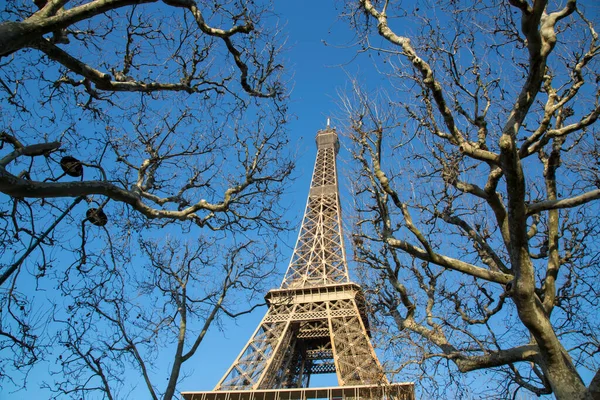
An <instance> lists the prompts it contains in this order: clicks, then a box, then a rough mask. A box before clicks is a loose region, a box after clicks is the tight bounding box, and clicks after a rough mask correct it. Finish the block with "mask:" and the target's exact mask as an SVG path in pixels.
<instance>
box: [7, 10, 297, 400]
mask: <svg viewBox="0 0 600 400" xmlns="http://www.w3.org/2000/svg"><path fill="white" fill-rule="evenodd" d="M0 12H1V13H2V14H1V18H2V22H0V99H1V107H2V116H1V120H0V121H1V122H0V123H1V125H2V126H1V127H0V192H1V194H0V222H1V223H2V224H1V226H0V235H1V240H2V244H3V246H1V248H0V307H1V308H0V311H1V314H0V379H7V380H12V381H13V383H14V384H15V385H17V386H18V385H19V381H18V379H19V378H18V376H19V374H18V371H23V372H27V371H28V369H29V368H30V367H31V366H32V365H33V364H35V363H36V362H37V361H39V360H41V359H46V356H47V354H48V353H47V352H46V350H48V351H50V352H51V351H52V349H51V348H48V346H49V345H50V344H51V343H52V341H51V338H52V337H53V334H54V333H53V332H54V331H55V329H57V328H56V326H58V325H57V324H59V322H57V321H62V322H64V321H66V320H67V314H68V313H69V312H70V310H68V309H65V308H64V307H67V306H69V305H70V306H73V305H72V304H71V303H70V302H69V301H68V299H69V298H70V296H74V295H75V293H76V290H74V291H73V293H71V294H69V292H68V291H65V281H64V279H65V278H64V277H65V276H70V275H69V274H70V273H71V272H72V271H75V272H77V274H78V275H77V279H80V280H83V281H82V282H81V284H82V285H84V286H85V287H88V288H92V287H95V286H94V285H95V284H96V283H95V280H94V279H95V278H94V275H93V274H90V270H91V269H92V268H91V266H93V265H96V264H95V263H98V262H99V261H97V260H96V256H94V254H98V253H99V252H100V250H99V249H104V248H111V249H113V250H111V252H116V253H119V254H121V258H118V257H117V258H115V259H114V260H108V261H106V262H103V263H101V264H102V265H105V266H106V265H110V268H109V269H115V268H116V262H117V261H119V260H120V261H123V262H125V260H126V257H125V255H126V254H127V253H129V252H131V251H132V248H131V246H132V243H133V244H135V243H137V241H138V240H147V236H148V235H156V231H157V230H158V229H165V228H166V229H174V230H175V231H177V232H179V233H180V234H191V235H193V236H200V235H202V234H203V235H207V237H208V239H207V240H208V242H211V240H214V238H215V237H220V238H222V237H226V238H227V241H230V242H231V243H233V240H234V239H233V237H235V236H239V235H242V236H239V237H240V238H242V237H243V238H250V239H244V240H255V238H254V236H253V235H275V234H277V232H278V231H280V230H281V229H283V228H285V223H284V222H283V221H282V219H281V210H282V209H281V207H280V206H278V200H279V197H280V195H281V193H282V192H283V189H284V186H285V184H286V182H287V178H288V177H289V175H290V173H291V170H292V167H293V164H292V162H291V159H290V157H289V153H287V152H286V144H287V140H288V139H287V135H286V128H285V126H286V122H287V117H286V113H287V109H286V93H285V92H284V90H285V82H283V81H282V73H283V67H282V65H281V63H280V52H281V50H282V45H283V39H282V38H281V37H280V36H281V35H280V34H279V31H278V26H277V18H276V16H275V15H273V14H272V13H271V11H270V4H269V2H268V1H264V2H262V1H228V0H224V1H217V2H210V3H206V2H195V1H191V0H190V1H164V2H158V1H121V0H90V1H75V0H73V1H65V0H48V1H37V0H36V1H35V2H31V1H20V0H17V1H11V2H6V3H3V5H2V10H1V11H0ZM209 232H212V233H210V234H209ZM211 234H212V235H214V236H213V238H212V239H211V238H210V235H211ZM217 235H218V236H217ZM241 242H242V240H241V239H240V243H241ZM117 243H118V245H116V244H117ZM255 264H256V263H255ZM107 268H108V267H107ZM257 268H258V267H257ZM73 279H75V278H73ZM106 279H107V281H106V282H105V283H104V285H105V286H114V287H118V282H119V279H121V277H120V276H119V275H118V274H112V275H111V274H109V275H107V276H106ZM128 283H131V282H130V281H126V282H124V284H128ZM98 290H99V289H98ZM59 293H60V294H61V296H63V297H64V299H63V300H61V301H59V300H57V299H56V298H55V297H56V296H57V295H58V294H59ZM97 293H99V292H94V294H97ZM48 300H50V301H48ZM50 304H52V306H50ZM87 307H88V308H89V307H90V306H89V305H87ZM78 309H79V308H78ZM113 311H115V310H113ZM121 311H122V310H121ZM217 311H218V312H219V313H223V312H224V311H223V309H222V308H220V309H218V310H217ZM91 312H92V313H95V312H100V309H98V310H91ZM115 312H116V311H115ZM84 315H85V314H84ZM107 315H112V314H107ZM113 316H114V315H113ZM90 317H92V316H90ZM93 318H101V316H100V315H93ZM105 321H108V320H107V319H105ZM62 322H60V323H62ZM52 326H54V327H55V328H52ZM82 340H83V339H82ZM173 379H174V382H176V381H177V379H179V378H177V377H175V378H173ZM23 382H26V381H22V382H21V383H23ZM173 390H174V386H173V387H171V386H169V389H168V390H166V391H165V393H171V395H170V396H172V392H173ZM167 397H169V396H167Z"/></svg>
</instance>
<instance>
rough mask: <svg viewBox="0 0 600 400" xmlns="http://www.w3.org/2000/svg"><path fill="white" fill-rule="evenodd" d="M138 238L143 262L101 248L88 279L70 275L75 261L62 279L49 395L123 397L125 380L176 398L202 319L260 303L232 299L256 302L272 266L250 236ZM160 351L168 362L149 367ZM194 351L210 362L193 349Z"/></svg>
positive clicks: (153, 394) (204, 326) (150, 393)
mask: <svg viewBox="0 0 600 400" xmlns="http://www.w3.org/2000/svg"><path fill="white" fill-rule="evenodd" d="M221 240H222V239H221ZM221 240H219V241H221ZM140 244H141V248H142V249H143V252H144V258H145V259H147V260H148V261H147V262H146V263H145V264H144V265H143V268H139V267H140V266H139V265H135V264H130V263H124V262H122V261H123V260H119V261H120V262H119V263H118V265H112V262H113V261H114V260H115V259H120V257H119V256H117V255H116V254H114V253H112V252H105V253H104V255H101V254H98V257H96V258H95V262H94V263H93V269H90V271H87V272H86V274H88V279H85V280H80V279H70V278H73V277H76V276H77V275H79V274H80V273H81V271H82V270H81V267H80V266H79V267H80V268H72V269H71V270H70V271H69V278H65V279H64V281H63V284H62V289H63V291H64V293H66V294H68V295H69V299H70V302H71V304H69V305H68V306H67V307H66V308H67V313H66V315H65V316H66V318H65V319H64V320H62V321H60V322H62V324H63V325H64V328H63V329H62V330H61V331H60V332H59V333H58V341H59V343H60V344H61V346H62V347H63V351H62V352H60V354H58V355H57V358H58V360H57V364H56V365H58V366H59V367H58V368H57V369H56V370H55V371H54V376H55V377H56V378H55V381H53V382H47V384H46V386H47V388H48V389H49V390H50V391H52V392H54V397H55V398H64V397H65V396H67V397H71V398H81V397H82V396H83V397H90V396H95V395H101V397H102V398H108V399H114V398H124V397H127V395H128V394H129V392H131V391H132V390H133V389H134V388H135V393H136V397H139V396H140V394H141V393H145V395H144V396H146V397H149V398H152V399H158V398H161V399H173V398H179V394H178V392H177V391H176V388H177V384H178V383H179V381H181V380H182V379H183V378H184V377H185V374H184V373H183V371H184V368H183V364H184V363H186V362H187V361H188V360H190V359H192V356H194V354H196V352H197V351H198V349H199V346H200V344H201V343H202V340H203V339H204V337H205V335H206V333H207V331H208V328H209V327H210V326H211V325H212V324H213V323H214V322H216V321H218V320H220V319H221V318H222V316H224V315H227V316H229V317H232V318H234V317H236V316H238V315H240V314H244V313H247V312H250V311H252V310H253V309H254V308H256V307H257V306H258V305H259V303H257V304H255V305H254V306H253V307H249V308H247V309H240V308H239V304H251V303H255V302H256V299H255V296H256V295H257V294H258V295H259V297H260V295H262V290H261V289H264V288H263V284H264V283H265V282H266V281H265V278H267V277H268V276H269V274H270V272H271V270H272V268H273V267H274V266H275V263H274V262H275V259H274V258H273V256H274V254H273V253H272V252H271V253H270V251H271V250H268V249H267V246H264V244H263V243H253V242H252V241H245V242H243V243H238V244H233V245H232V246H231V248H226V247H224V246H223V245H221V246H216V245H215V239H207V238H200V239H199V240H197V241H194V242H189V243H182V242H181V241H179V240H176V239H167V240H166V241H165V243H160V242H157V241H155V240H144V241H142V242H141V243H140ZM111 253H112V254H111ZM265 265H269V266H270V268H264V266H265ZM132 282H133V284H132ZM132 289H134V290H132ZM74 294H77V295H76V296H74ZM236 304H237V305H236ZM160 357H163V358H162V359H165V358H166V359H167V360H169V366H168V369H166V368H157V365H158V364H159V363H157V361H156V360H157V359H159V358H160ZM194 360H195V361H194V364H196V363H198V362H199V361H200V362H210V360H206V359H205V360H204V361H202V360H203V357H202V355H201V354H200V355H199V356H198V357H195V358H194ZM192 368H193V366H192ZM131 371H136V373H134V374H131ZM128 373H129V374H128ZM165 374H166V375H167V376H168V379H167V381H166V383H163V382H165V380H164V376H165ZM132 375H133V377H141V379H138V380H136V379H132ZM159 378H160V379H159Z"/></svg>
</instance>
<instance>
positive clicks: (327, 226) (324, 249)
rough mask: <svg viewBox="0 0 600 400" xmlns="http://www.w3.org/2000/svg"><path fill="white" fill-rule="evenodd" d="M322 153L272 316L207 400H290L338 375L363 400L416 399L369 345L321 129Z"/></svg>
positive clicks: (334, 146) (332, 155) (328, 136)
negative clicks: (287, 398)
mask: <svg viewBox="0 0 600 400" xmlns="http://www.w3.org/2000/svg"><path fill="white" fill-rule="evenodd" d="M317 147H318V153H317V161H316V163H315V169H314V172H313V177H312V183H311V189H310V194H309V197H308V202H307V206H306V212H305V215H304V220H303V222H302V227H301V229H300V234H299V236H298V241H297V243H296V247H295V250H294V254H293V256H292V259H291V261H290V265H289V267H288V270H287V272H286V275H285V278H284V280H283V282H282V284H281V287H280V288H279V289H273V290H271V291H270V292H269V293H268V294H267V296H266V300H267V302H268V303H269V309H268V311H267V314H266V315H265V317H264V318H263V320H262V322H261V323H260V325H259V326H258V328H257V329H256V331H255V332H254V335H253V336H252V338H251V339H250V341H248V343H247V344H246V346H245V347H244V349H243V350H242V352H241V353H240V355H239V356H238V358H237V359H236V360H235V362H234V363H233V365H232V366H231V367H230V368H229V370H228V371H227V372H226V373H225V376H224V377H223V378H222V379H221V381H220V382H219V383H218V384H217V386H216V387H215V390H214V391H213V392H196V393H197V394H198V393H199V394H202V395H203V396H205V397H203V398H207V399H208V398H210V399H213V398H215V399H216V398H220V397H218V396H217V397H211V396H209V395H208V394H207V393H231V391H252V393H259V392H260V393H268V391H269V390H274V389H278V390H281V393H290V395H291V393H295V392H289V390H294V389H293V388H306V387H308V386H309V383H310V377H311V375H314V374H323V373H334V372H335V373H336V375H337V378H338V384H339V385H340V386H341V387H347V386H348V387H349V386H353V387H356V388H357V389H356V391H355V393H356V394H359V393H360V394H361V398H363V395H364V398H372V399H376V398H377V399H384V398H385V399H390V400H397V399H408V398H409V397H404V396H405V395H407V394H408V393H409V392H405V391H404V388H402V393H403V394H402V396H400V391H399V389H398V388H399V386H394V385H391V386H390V384H389V383H388V381H387V379H386V377H385V375H384V373H383V370H382V368H381V365H380V364H379V361H378V360H377V356H376V355H375V352H374V350H373V347H372V345H371V341H370V339H369V333H368V321H367V318H366V316H365V313H364V309H363V307H364V306H363V299H364V298H363V295H362V291H361V289H360V287H359V286H358V285H356V284H355V283H352V282H350V279H349V276H348V267H347V264H346V255H345V252H344V243H343V240H342V225H341V214H340V213H341V210H340V204H339V191H338V186H337V185H338V184H337V173H336V164H335V161H336V154H337V151H338V148H339V145H338V139H337V134H336V133H335V131H334V130H332V129H326V130H323V131H320V132H319V133H318V134H317ZM365 385H366V386H365ZM386 387H394V388H395V389H394V390H388V389H384V388H386ZM359 388H364V390H368V396H367V392H366V391H362V390H363V389H359ZM381 390H384V392H385V393H384V392H381V393H379V391H381ZM386 390H387V391H386ZM361 391H362V392H361ZM298 393H300V392H298ZM331 393H334V392H333V391H331ZM410 393H412V392H410ZM192 395H193V396H195V395H196V394H192ZM302 395H303V396H308V392H307V393H304V392H303V394H302ZM206 396H208V397H206ZM228 396H229V395H228ZM265 396H267V395H266V394H265ZM184 397H186V395H184ZM186 398H187V397H186ZM194 398H195V397H194ZM227 398H229V397H227ZM232 398H233V397H232ZM265 398H266V397H265ZM274 398H278V397H274ZM302 398H308V397H302ZM240 399H241V397H240Z"/></svg>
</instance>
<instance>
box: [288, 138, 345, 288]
mask: <svg viewBox="0 0 600 400" xmlns="http://www.w3.org/2000/svg"><path fill="white" fill-rule="evenodd" d="M316 140H317V159H316V162H315V168H314V171H313V175H312V181H311V185H310V191H309V194H308V201H307V203H306V210H305V212H304V220H303V221H302V226H301V227H300V232H299V234H298V240H297V242H296V247H295V248H294V253H293V255H292V259H291V261H290V265H289V267H288V269H287V272H286V274H285V278H284V279H283V282H282V284H281V287H282V288H291V287H309V286H319V285H330V284H336V283H344V282H349V281H350V278H349V275H348V265H347V263H346V252H345V249H344V239H343V238H344V236H343V232H342V224H341V206H340V196H339V187H338V179H337V168H336V155H337V153H338V151H339V147H340V145H339V140H338V136H337V133H336V131H335V130H334V129H331V128H329V127H327V128H326V129H324V130H321V131H319V132H318V133H317V138H316Z"/></svg>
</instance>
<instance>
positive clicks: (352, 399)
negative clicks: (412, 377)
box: [181, 383, 415, 400]
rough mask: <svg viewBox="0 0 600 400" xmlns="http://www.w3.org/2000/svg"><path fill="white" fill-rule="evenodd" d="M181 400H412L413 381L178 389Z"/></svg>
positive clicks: (413, 395) (413, 396) (413, 393)
mask: <svg viewBox="0 0 600 400" xmlns="http://www.w3.org/2000/svg"><path fill="white" fill-rule="evenodd" d="M181 394H182V395H183V398H184V399H185V400H308V399H323V400H324V399H329V400H358V399H361V400H414V399H415V386H414V383H392V384H388V385H358V386H336V387H320V388H293V389H262V390H217V391H210V392H182V393H181Z"/></svg>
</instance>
